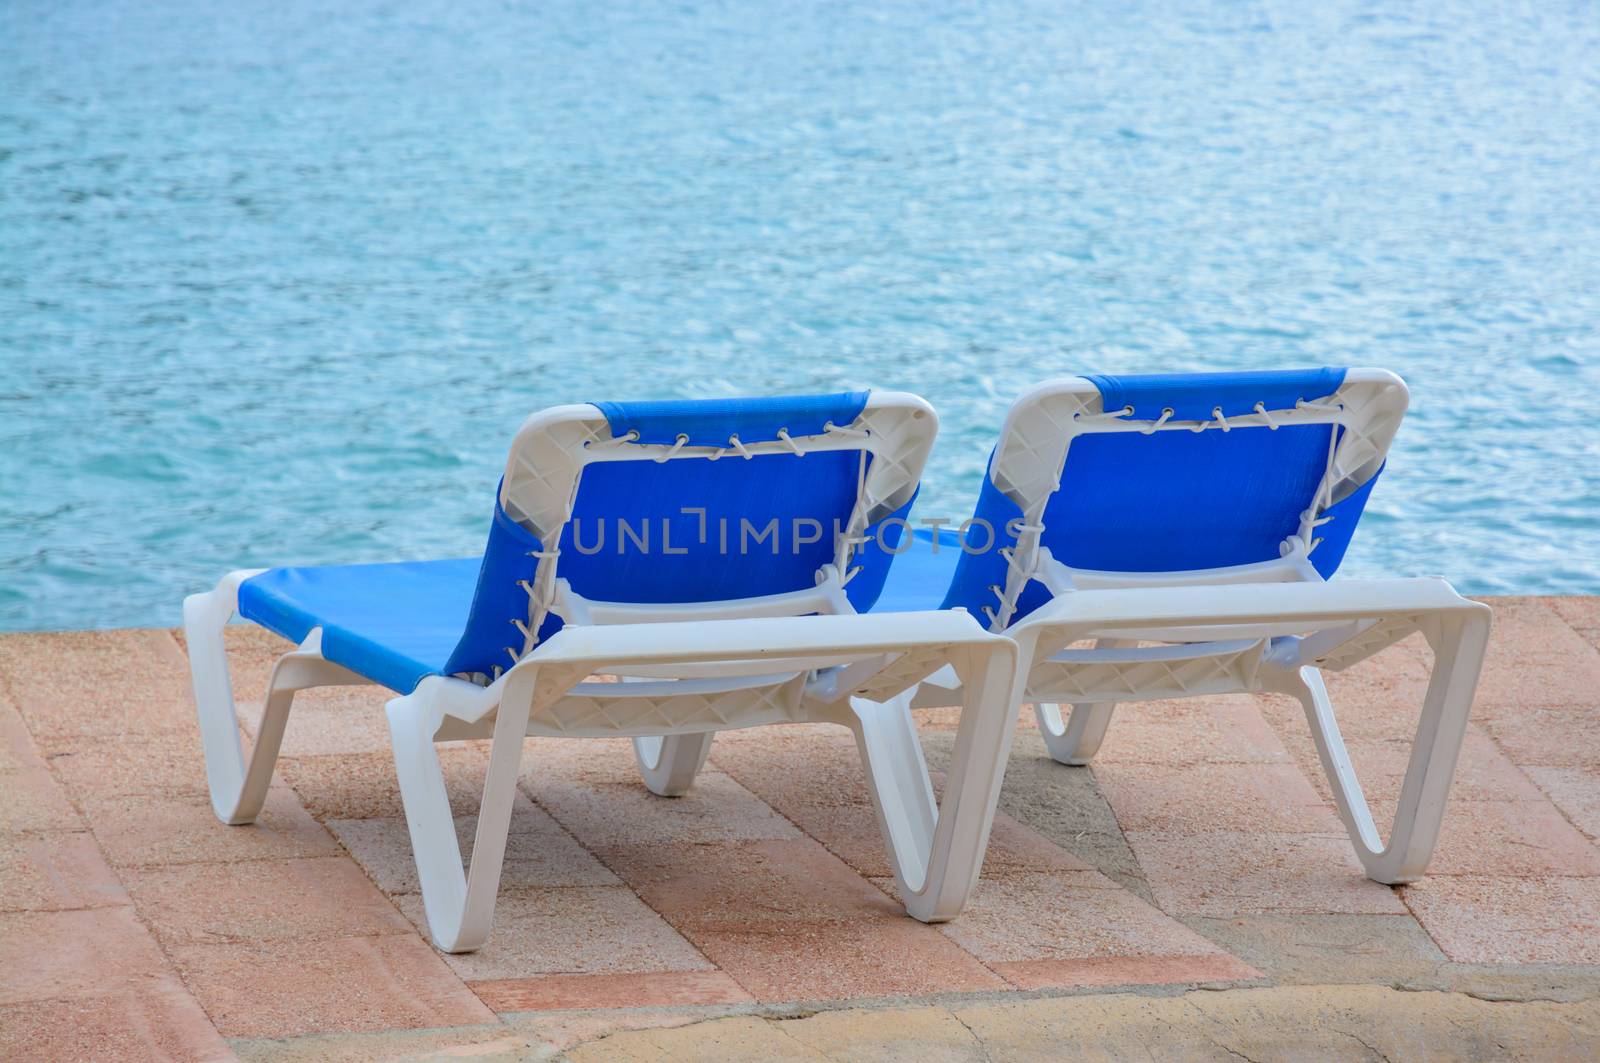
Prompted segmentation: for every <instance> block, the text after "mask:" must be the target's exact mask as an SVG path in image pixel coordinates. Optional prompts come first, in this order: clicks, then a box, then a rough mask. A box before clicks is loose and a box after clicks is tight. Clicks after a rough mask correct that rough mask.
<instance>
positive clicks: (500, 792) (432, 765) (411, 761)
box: [385, 678, 528, 952]
mask: <svg viewBox="0 0 1600 1063" xmlns="http://www.w3.org/2000/svg"><path fill="white" fill-rule="evenodd" d="M441 682H447V680H440V679H436V678H430V679H424V680H423V681H422V683H421V684H420V685H419V686H418V688H417V689H416V691H414V692H412V693H411V694H408V695H406V696H404V697H399V698H395V699H394V700H392V701H390V702H389V703H388V705H387V706H386V709H385V711H386V713H387V715H388V718H389V736H390V739H391V741H392V743H393V746H394V764H395V775H396V777H397V779H398V780H399V783H400V799H401V803H402V804H403V805H404V806H405V813H406V827H407V829H408V830H409V831H410V834H411V849H412V854H413V856H414V857H415V859H416V863H417V878H418V880H419V882H420V883H421V885H422V906H423V909H424V910H425V911H426V913H427V917H428V932H429V933H430V934H431V935H432V937H433V943H434V944H435V945H436V946H437V947H438V948H440V949H442V950H443V951H445V952H471V951H473V950H474V949H477V948H478V947H479V946H481V945H482V944H483V943H484V941H486V940H487V939H488V937H489V929H490V926H491V924H492V922H493V919H494V902H495V894H496V892H497V891H498V889H499V886H500V868H501V864H502V862H503V861H504V858H505V850H506V835H507V833H508V832H509V831H510V828H511V806H512V804H513V802H514V800H515V798H516V789H517V770H518V767H519V765H520V762H521V759H522V742H523V739H524V738H525V737H526V736H527V732H528V705H527V702H526V701H520V699H519V703H520V708H519V707H518V706H517V705H507V704H504V703H502V704H501V705H500V707H499V710H498V714H497V715H496V717H495V724H494V739H493V742H492V744H491V746H490V751H489V770H488V773H487V774H486V776H485V777H484V782H483V801H482V803H481V805H480V806H479V808H478V830H477V834H476V835H475V836H474V840H473V845H472V864H471V866H470V867H469V868H465V869H463V867H462V859H461V846H460V844H459V843H458V842H457V841H456V828H455V819H454V817H453V816H452V815H451V813H450V797H449V794H448V792H447V791H446V789H445V783H444V772H443V770H442V769H441V768H440V766H439V754H438V751H437V750H436V749H435V747H434V741H433V740H434V735H435V734H437V733H438V731H439V727H440V725H441V724H442V723H443V719H444V714H443V711H442V709H441V708H440V705H439V698H438V697H437V696H436V692H437V684H439V683H441Z"/></svg>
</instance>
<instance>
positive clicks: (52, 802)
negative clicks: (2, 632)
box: [0, 638, 83, 831]
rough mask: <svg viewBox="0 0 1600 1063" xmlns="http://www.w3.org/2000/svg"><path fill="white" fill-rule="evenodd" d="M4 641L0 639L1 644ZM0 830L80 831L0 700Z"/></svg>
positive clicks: (21, 726) (22, 727) (24, 730)
mask: <svg viewBox="0 0 1600 1063" xmlns="http://www.w3.org/2000/svg"><path fill="white" fill-rule="evenodd" d="M3 641H4V639H3V638H0V642H3ZM0 793H4V794H5V799H4V800H0V831H41V830H81V829H82V827H83V823H82V821H81V820H79V818H78V813H77V812H76V811H74V810H73V807H72V804H71V803H70V802H69V801H68V800H67V795H66V794H65V793H64V792H63V791H62V789H61V787H60V785H59V784H58V783H57V782H56V780H55V777H54V776H53V775H51V774H50V768H49V766H48V765H47V764H46V763H45V760H44V757H43V756H42V755H41V754H40V752H39V749H38V747H37V746H36V745H35V744H34V741H33V736H32V735H31V734H29V733H28V727H27V725H26V724H25V723H23V722H22V717H21V716H19V715H18V714H17V710H16V709H15V708H13V707H12V706H11V704H10V703H9V702H6V701H3V700H0Z"/></svg>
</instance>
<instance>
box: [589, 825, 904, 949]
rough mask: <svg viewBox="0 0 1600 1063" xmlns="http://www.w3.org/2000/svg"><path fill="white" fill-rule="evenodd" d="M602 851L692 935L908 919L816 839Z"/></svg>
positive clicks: (653, 905) (619, 871) (655, 905)
mask: <svg viewBox="0 0 1600 1063" xmlns="http://www.w3.org/2000/svg"><path fill="white" fill-rule="evenodd" d="M599 855H600V858H601V859H602V860H604V861H605V862H606V865H607V866H608V867H610V868H611V870H613V871H615V872H616V873H617V875H618V876H620V877H621V878H622V880H623V881H624V882H626V883H627V884H628V885H629V886H631V887H632V888H633V889H634V891H635V892H637V893H638V894H639V896H640V897H641V898H642V899H643V900H644V902H645V903H646V904H648V905H649V906H650V907H651V908H654V909H655V910H656V911H658V912H660V913H662V914H663V915H664V916H666V917H667V919H668V920H669V921H670V922H672V924H673V925H674V926H677V927H679V928H680V929H682V930H684V932H685V933H689V934H690V937H691V940H692V939H693V937H694V935H693V933H691V932H692V931H699V930H702V929H705V930H710V929H717V930H725V929H726V930H731V929H748V928H752V927H768V926H772V925H775V924H783V925H789V924H799V923H814V924H818V925H824V924H834V923H840V922H853V921H866V922H873V921H876V922H885V921H890V922H892V921H897V920H900V919H904V918H905V915H904V912H903V910H902V909H901V907H900V905H899V904H898V903H896V902H894V901H891V900H890V899H889V898H888V897H885V896H884V895H883V893H881V892H880V891H879V890H878V889H877V888H875V887H874V886H873V885H872V883H870V882H868V881H867V880H865V879H863V878H862V877H861V876H860V875H858V874H856V873H855V872H854V871H852V870H851V869H850V868H849V867H847V866H846V865H845V864H844V863H843V862H842V861H840V860H839V859H838V858H837V857H835V856H833V854H831V853H829V852H828V851H827V850H826V849H824V848H823V847H822V846H820V845H818V844H817V843H816V842H814V841H811V840H810V839H800V840H795V841H749V842H724V843H706V844H700V845H670V846H654V845H632V846H623V847H618V848H614V849H605V850H601V851H600V853H599Z"/></svg>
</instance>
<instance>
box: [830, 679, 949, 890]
mask: <svg viewBox="0 0 1600 1063" xmlns="http://www.w3.org/2000/svg"><path fill="white" fill-rule="evenodd" d="M850 708H851V715H850V730H851V731H852V732H853V733H854V734H855V737H856V748H857V750H858V751H859V752H860V754H861V766H862V769H863V770H864V771H865V772H866V776H867V789H868V790H869V791H871V793H872V804H873V808H874V809H875V810H876V811H877V814H878V827H879V829H880V830H882V831H883V840H884V845H885V847H886V848H887V849H888V851H889V865H890V867H892V868H893V869H894V877H895V883H896V884H897V885H898V886H899V887H900V891H901V893H902V895H910V894H914V893H916V892H917V891H918V890H920V889H922V887H923V886H924V885H925V884H926V879H927V875H928V857H929V856H930V855H931V854H932V852H933V832H934V826H935V824H936V822H937V821H938V818H939V806H938V804H937V803H936V802H935V801H934V797H933V781H932V780H931V779H930V778H929V776H928V763H927V761H926V760H925V759H924V757H923V755H922V742H921V740H920V739H919V738H918V737H917V725H916V721H915V720H914V719H913V718H912V715H911V692H910V691H907V692H906V693H904V694H901V695H900V696H899V697H896V698H893V699H891V700H889V701H883V702H877V701H868V700H867V699H866V698H851V699H850Z"/></svg>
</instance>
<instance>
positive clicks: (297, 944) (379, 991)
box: [169, 934, 494, 1037]
mask: <svg viewBox="0 0 1600 1063" xmlns="http://www.w3.org/2000/svg"><path fill="white" fill-rule="evenodd" d="M169 951H170V955H171V956H172V959H173V962H174V963H176V964H177V965H178V968H179V970H180V971H181V972H182V974H183V980H184V982H185V983H186V984H187V985H188V986H189V987H190V989H191V990H192V991H193V992H194V994H195V996H196V997H198V998H199V1000H200V1003H201V1004H202V1005H204V1006H205V1009H206V1013H207V1014H208V1015H210V1016H211V1019H212V1021H213V1022H214V1023H215V1024H216V1026H217V1029H218V1030H219V1031H221V1033H222V1034H223V1036H225V1037H288V1036H293V1035H295V1034H301V1033H309V1032H312V1031H318V1032H329V1031H341V1030H344V1031H355V1030H395V1029H417V1028H422V1027H439V1026H464V1025H470V1024H476V1023H486V1022H492V1021H493V1020H494V1013H493V1012H491V1011H490V1010H489V1009H488V1008H487V1007H485V1006H484V1005H483V1003H482V1002H481V1001H480V1000H479V999H478V998H477V997H476V996H474V995H473V994H472V991H471V990H469V989H468V988H467V987H466V985H464V984H463V983H462V982H461V980H460V979H459V978H457V977H456V976H455V975H454V974H453V973H452V972H451V970H450V968H449V967H448V966H446V964H445V962H444V960H443V959H441V958H440V955H439V953H437V952H435V951H434V949H433V947H432V946H430V945H428V944H427V943H426V942H424V941H423V940H422V939H421V938H418V937H414V936H411V935H408V934H389V935H382V936H376V937H348V938H322V939H318V940H312V941H277V942H270V943H265V944H242V943H241V944H225V945H184V946H178V947H175V948H172V949H171V950H169Z"/></svg>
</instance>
